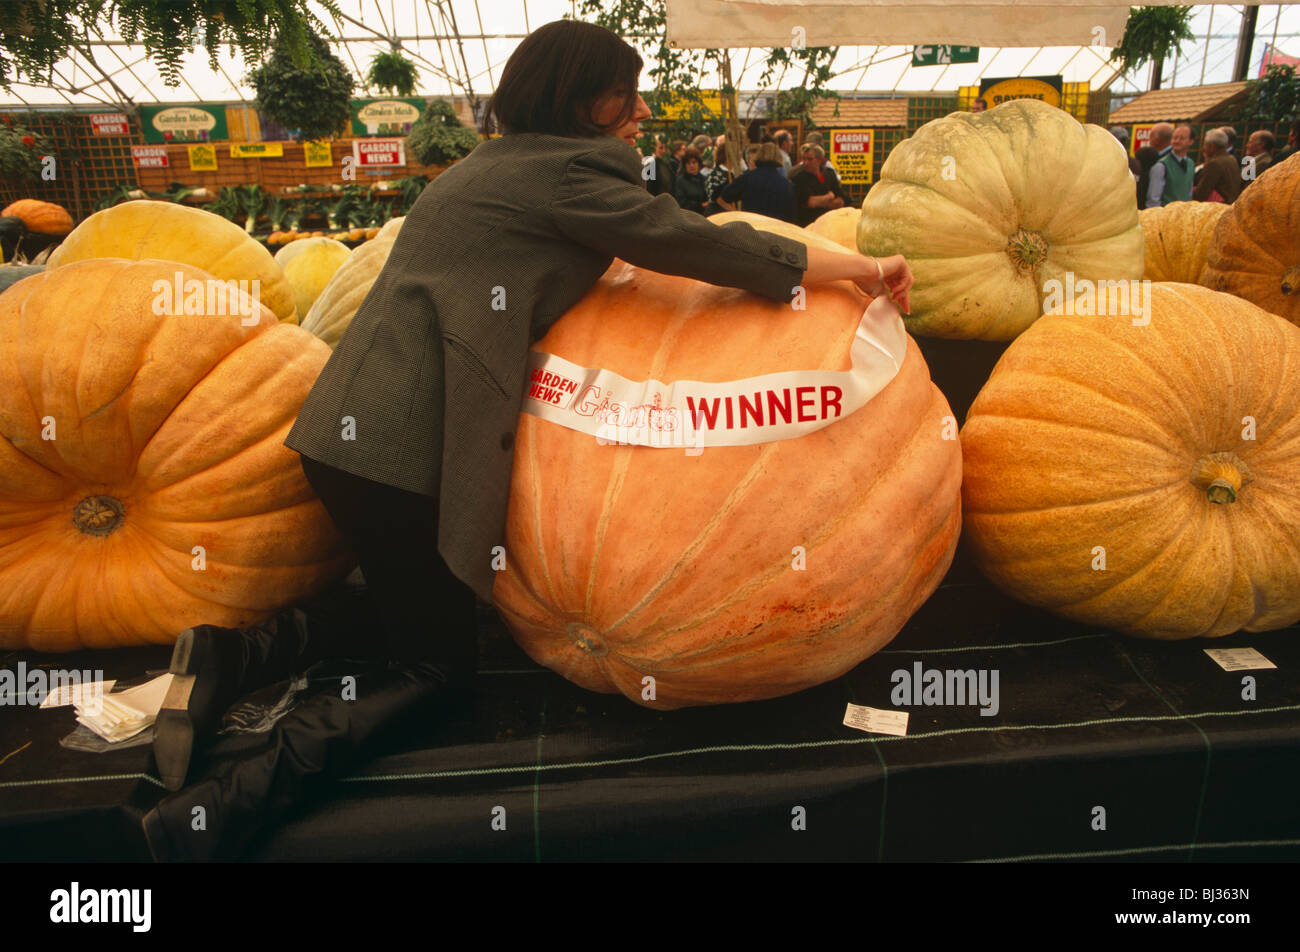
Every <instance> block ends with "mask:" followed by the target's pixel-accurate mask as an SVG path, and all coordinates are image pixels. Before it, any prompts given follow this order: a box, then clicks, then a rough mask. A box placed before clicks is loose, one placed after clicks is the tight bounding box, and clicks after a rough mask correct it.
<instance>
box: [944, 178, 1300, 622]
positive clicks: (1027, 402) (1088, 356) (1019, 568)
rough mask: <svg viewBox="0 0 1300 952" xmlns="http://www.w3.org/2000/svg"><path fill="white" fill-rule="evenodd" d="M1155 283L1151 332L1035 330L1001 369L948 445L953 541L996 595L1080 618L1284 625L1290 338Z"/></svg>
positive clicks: (1293, 337)
mask: <svg viewBox="0 0 1300 952" xmlns="http://www.w3.org/2000/svg"><path fill="white" fill-rule="evenodd" d="M1254 187H1255V186H1253V185H1252V186H1251V188H1254ZM1247 191H1249V189H1248V190H1247ZM1151 288H1152V300H1151V302H1150V313H1149V316H1150V322H1149V323H1145V324H1144V323H1141V321H1142V318H1141V317H1139V318H1137V320H1138V321H1139V323H1138V324H1134V323H1133V319H1132V318H1129V317H1121V316H1113V315H1112V316H1104V317H1101V316H1096V317H1079V316H1065V315H1052V316H1046V317H1042V318H1040V319H1039V320H1037V321H1035V322H1034V324H1033V326H1032V327H1030V328H1029V329H1028V330H1027V331H1025V333H1023V334H1022V335H1020V337H1018V338H1016V340H1015V342H1014V343H1013V344H1012V345H1011V346H1010V347H1009V348H1008V349H1007V352H1006V353H1005V354H1004V355H1003V357H1002V359H1001V360H1000V361H998V364H997V367H996V368H995V369H994V371H993V375H992V377H991V378H990V379H989V382H988V383H987V384H986V385H985V387H984V389H983V390H982V391H981V392H980V395H979V397H978V398H977V399H976V400H975V403H974V405H973V406H972V407H971V410H970V414H969V415H968V416H967V418H966V426H965V428H964V429H963V430H962V434H961V440H962V450H963V452H964V453H965V465H966V472H965V479H964V485H963V489H962V493H963V499H964V506H965V518H966V539H967V542H968V543H969V545H970V547H971V550H972V552H973V553H974V554H975V557H976V560H977V562H978V564H979V565H980V567H981V568H982V569H983V570H984V572H985V573H986V574H987V575H988V576H989V577H990V578H991V579H992V580H993V581H994V582H995V583H997V584H998V585H999V586H1000V587H1002V588H1003V589H1005V590H1006V591H1007V592H1009V593H1010V594H1011V595H1013V596H1015V597H1017V598H1019V599H1021V600H1023V601H1025V602H1028V603H1030V604H1032V605H1037V606H1039V607H1041V608H1046V609H1050V610H1052V611H1054V612H1057V613H1059V614H1061V615H1063V616H1065V617H1066V618H1070V619H1074V620H1077V621H1081V622H1084V623H1087V624H1093V625H1102V626H1105V627H1108V628H1113V629H1115V630H1117V631H1122V632H1126V633H1128V634H1132V635H1139V636H1143V637H1149V638H1166V639H1174V638H1191V637H1196V636H1205V637H1217V636H1220V635H1229V634H1232V633H1233V632H1235V631H1239V630H1241V629H1245V630H1247V631H1265V630H1268V629H1273V628H1285V627H1286V626H1288V625H1290V624H1292V623H1294V622H1295V621H1297V620H1300V546H1298V544H1297V540H1300V376H1297V373H1296V369H1297V368H1300V329H1297V328H1296V327H1293V326H1291V325H1290V324H1288V323H1287V322H1286V321H1284V320H1282V319H1281V318H1279V317H1276V316H1275V315H1272V314H1268V313H1266V312H1264V311H1262V310H1260V309H1259V308H1257V307H1255V306H1254V305H1252V304H1249V303H1247V302H1245V301H1242V300H1239V299H1238V298H1235V297H1232V296H1231V295H1227V294H1220V293H1217V292H1214V291H1208V290H1206V289H1204V288H1200V287H1196V286H1193V285H1188V284H1154V285H1152V286H1151Z"/></svg>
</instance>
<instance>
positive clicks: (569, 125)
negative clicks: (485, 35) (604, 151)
mask: <svg viewBox="0 0 1300 952" xmlns="http://www.w3.org/2000/svg"><path fill="white" fill-rule="evenodd" d="M641 65H642V63H641V57H640V55H639V54H638V53H637V51H636V50H634V49H633V48H632V47H631V46H629V45H628V44H627V43H624V42H623V41H622V40H621V39H619V37H618V36H617V35H616V34H614V33H611V32H610V31H609V30H606V29H605V28H603V27H599V26H596V25H595V24H594V23H583V22H581V21H579V20H556V21H554V22H553V23H548V24H546V25H545V26H543V27H539V28H538V29H536V30H534V31H533V32H532V33H530V34H528V36H527V37H526V38H525V39H524V41H523V42H522V43H520V44H519V46H518V47H517V48H516V49H515V51H514V52H513V53H512V54H510V59H508V60H506V65H505V69H504V70H502V72H501V82H499V83H498V84H497V89H496V93H495V94H493V96H492V101H491V102H490V103H488V108H487V114H489V115H492V116H494V117H495V118H496V120H497V123H498V124H499V125H500V126H501V127H502V128H503V129H504V131H506V132H544V133H549V134H550V135H557V136H599V135H604V134H606V133H607V132H608V131H609V130H610V129H614V128H617V127H618V126H621V125H622V124H623V123H625V122H627V121H628V120H629V119H630V118H631V117H632V114H633V113H634V112H635V111H636V104H637V78H638V77H639V76H640V75H641ZM616 89H617V90H621V91H622V92H623V93H624V95H625V101H624V103H623V110H622V112H621V113H620V114H619V116H618V118H617V119H616V120H615V121H614V122H613V123H611V124H610V125H609V126H606V127H601V126H598V125H596V123H595V121H594V120H593V119H592V117H591V110H592V106H593V105H594V104H595V102H596V100H597V99H599V98H600V97H601V96H604V95H605V94H606V93H609V92H612V91H614V90H616Z"/></svg>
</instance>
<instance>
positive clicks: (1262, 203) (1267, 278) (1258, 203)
mask: <svg viewBox="0 0 1300 952" xmlns="http://www.w3.org/2000/svg"><path fill="white" fill-rule="evenodd" d="M1198 283H1200V284H1204V285H1205V286H1206V287H1208V288H1213V289H1214V290H1216V291H1227V292H1228V293H1229V294H1235V295H1237V296H1238V297H1241V298H1245V299H1246V300H1247V301H1249V302H1250V303H1252V304H1257V305H1259V306H1260V307H1262V308H1263V309H1264V310H1266V311H1271V312H1272V313H1274V314H1277V315H1280V316H1282V317H1285V318H1286V319H1287V320H1288V321H1290V322H1291V323H1292V324H1300V156H1292V157H1291V158H1289V159H1287V160H1286V161H1284V162H1282V163H1281V164H1280V165H1275V166H1273V167H1272V168H1270V169H1268V170H1267V171H1265V172H1264V174H1263V175H1261V176H1260V177H1259V178H1258V179H1256V180H1255V181H1254V182H1252V183H1251V185H1250V187H1249V188H1247V189H1246V190H1244V191H1243V192H1242V193H1241V195H1240V197H1239V198H1238V199H1237V200H1236V201H1235V202H1233V203H1232V207H1231V208H1229V209H1228V211H1227V212H1226V213H1224V215H1223V217H1222V218H1220V219H1219V224H1218V225H1217V226H1215V229H1214V237H1213V238H1212V239H1211V240H1210V246H1209V250H1208V251H1207V252H1206V257H1205V270H1204V271H1203V272H1202V274H1201V279H1200V281H1199V282H1198Z"/></svg>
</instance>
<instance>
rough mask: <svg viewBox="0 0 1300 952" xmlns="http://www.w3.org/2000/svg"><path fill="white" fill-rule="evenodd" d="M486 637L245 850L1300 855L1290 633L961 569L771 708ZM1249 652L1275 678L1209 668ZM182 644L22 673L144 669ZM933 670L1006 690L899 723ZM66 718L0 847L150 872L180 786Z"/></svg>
mask: <svg viewBox="0 0 1300 952" xmlns="http://www.w3.org/2000/svg"><path fill="white" fill-rule="evenodd" d="M480 643H481V645H482V659H481V662H480V677H479V682H478V688H477V691H476V694H475V697H474V699H473V701H472V704H471V705H470V706H469V707H467V708H466V709H464V710H463V711H461V712H460V713H458V714H456V715H454V716H452V717H450V718H449V719H447V720H446V721H444V722H442V723H437V724H429V725H427V727H425V728H423V729H421V730H419V731H417V732H412V733H409V734H407V735H406V736H404V737H402V738H401V739H400V740H398V741H395V742H394V746H393V748H392V749H391V750H389V751H388V752H386V753H384V754H382V755H381V756H379V757H377V758H376V759H374V760H372V761H371V762H369V763H367V764H365V765H364V766H363V767H361V768H360V769H359V770H358V771H357V772H356V773H355V774H354V775H353V776H350V777H348V778H346V779H345V780H341V781H338V782H336V783H334V784H333V785H332V786H331V787H330V788H329V789H328V790H327V791H326V792H325V793H324V794H323V795H322V796H321V797H319V798H318V799H316V800H315V801H313V802H311V803H309V804H307V805H305V806H304V808H303V809H302V810H301V811H299V812H298V813H297V814H296V815H295V816H294V817H292V818H291V819H290V820H289V821H288V822H286V823H285V824H283V825H282V826H281V827H280V828H279V829H278V830H276V831H275V832H274V833H273V834H271V835H270V836H269V837H267V838H266V839H265V840H264V841H263V842H261V843H260V844H259V845H258V846H257V847H256V848H255V849H254V850H253V852H252V853H250V854H249V856H248V858H249V859H258V860H400V859H410V860H486V861H493V860H505V861H534V860H541V861H547V860H575V859H576V860H582V859H589V860H616V859H625V860H673V859H692V860H851V861H877V860H884V861H927V860H928V861H961V860H1027V859H1039V858H1041V859H1061V860H1084V861H1086V860H1093V859H1100V860H1115V859H1119V860H1131V861H1203V862H1212V861H1222V860H1264V861H1275V860H1288V859H1289V860H1296V859H1300V801H1297V797H1296V794H1295V791H1296V787H1297V780H1300V675H1298V674H1297V672H1298V671H1300V626H1296V627H1293V628H1291V629H1289V630H1286V631H1280V632H1271V633H1265V634H1238V635H1234V636H1232V637H1230V638H1225V639H1218V640H1216V641H1213V642H1209V641H1201V640H1196V641H1189V642H1177V643H1164V642H1151V641H1140V640H1136V639H1132V638H1127V637H1123V636H1120V635H1116V634H1114V633H1110V632H1105V631H1100V630H1097V629H1093V628H1089V627H1086V626H1080V625H1074V624H1069V623H1065V622H1062V621H1060V620H1057V619H1055V618H1053V617H1051V616H1049V615H1047V614H1044V613H1041V612H1039V611H1036V610H1032V609H1028V608H1025V607H1023V606H1021V605H1018V604H1016V603H1014V602H1012V601H1011V600H1009V599H1007V598H1006V597H1004V596H1003V595H1001V594H1000V593H999V592H997V591H996V590H994V589H993V588H992V587H991V586H989V585H988V584H987V583H986V582H985V581H983V580H982V579H981V578H980V577H979V576H978V574H977V573H976V572H975V570H974V569H973V568H972V567H971V566H970V565H969V563H968V562H967V560H966V559H965V557H964V555H961V554H959V556H958V559H957V561H956V562H955V563H954V565H953V568H952V570H951V571H950V572H949V574H948V576H947V578H946V579H945V581H944V584H943V585H942V587H940V588H939V590H938V591H937V592H936V593H935V594H934V596H933V597H931V598H930V600H929V601H928V602H927V603H926V604H925V605H924V606H923V607H922V609H921V610H920V612H919V613H918V614H917V615H916V616H915V617H914V618H913V619H912V620H911V621H910V622H909V623H908V625H907V626H906V627H905V628H904V629H903V631H902V632H901V633H900V634H899V636H898V637H897V638H896V639H895V640H894V641H893V642H892V643H891V644H890V645H889V646H888V648H887V649H886V650H884V651H882V652H880V653H879V654H877V655H875V656H874V657H872V658H870V659H868V660H867V661H866V662H864V663H863V664H861V665H859V666H858V667H857V668H855V669H854V670H853V671H851V672H849V673H848V674H847V675H845V676H843V677H841V678H840V679H838V680H836V681H833V682H831V683H829V684H825V685H823V686H821V687H818V688H814V689H812V690H808V691H804V692H801V693H799V694H797V695H793V696H790V697H786V698H780V699H776V700H772V701H765V702H759V703H749V704H739V705H730V706H724V707H714V708H694V709H685V710H679V711H671V712H657V711H651V710H646V709H642V708H640V707H638V706H636V705H634V704H632V703H631V702H629V701H627V700H625V699H623V698H622V697H616V696H606V695H595V694H591V693H589V692H586V691H584V690H582V689H580V688H577V687H575V686H573V685H571V684H570V683H569V682H567V681H565V680H563V679H562V678H560V677H559V676H558V675H555V674H553V673H551V672H549V671H546V670H544V669H541V668H539V667H537V666H536V665H535V664H533V663H532V662H531V661H529V660H528V658H527V657H526V656H524V655H523V654H522V652H520V651H519V649H518V648H517V647H515V646H514V644H513V642H512V641H511V639H510V637H509V635H508V634H507V633H506V632H505V630H504V628H503V627H502V626H501V625H500V623H499V621H498V620H497V619H496V615H495V612H493V611H492V610H491V609H489V608H487V607H486V606H484V607H483V608H482V610H481V614H480ZM1246 646H1249V647H1253V648H1255V649H1256V650H1258V651H1259V652H1260V653H1261V654H1263V655H1264V656H1265V657H1266V658H1267V659H1268V660H1269V661H1271V662H1272V663H1273V664H1275V665H1276V668H1274V669H1256V670H1246V671H1228V670H1224V669H1222V668H1221V667H1220V666H1219V665H1218V664H1217V663H1216V662H1215V661H1214V660H1212V659H1211V657H1210V656H1208V655H1207V654H1206V653H1205V649H1206V648H1217V647H1246ZM168 655H169V652H168V650H167V649H165V648H147V649H130V650H123V651H120V652H116V653H83V654H78V655H68V656H58V657H52V656H48V655H47V656H43V657H42V656H33V655H30V654H29V655H26V656H24V657H23V660H25V661H26V663H27V664H28V665H29V666H30V665H32V664H35V663H40V662H51V663H56V664H57V665H58V666H60V667H65V668H67V667H76V668H96V667H102V668H103V669H104V670H105V672H106V674H107V676H108V677H119V678H127V677H132V676H138V675H140V674H142V673H144V672H145V671H146V670H149V669H160V668H164V667H165V666H166V663H167V659H168ZM17 660H18V656H16V655H13V654H10V655H7V656H5V657H4V658H3V664H4V665H5V666H8V667H12V666H13V665H14V664H15V663H16V661H17ZM918 670H919V671H920V672H921V677H922V680H923V681H924V679H925V676H926V672H928V671H930V670H938V671H945V672H946V671H949V670H952V671H966V670H972V671H975V672H983V673H984V675H985V676H986V685H987V686H989V687H991V686H992V683H993V682H992V676H993V674H994V673H996V677H997V682H996V683H997V708H998V709H997V712H996V713H995V714H991V715H982V714H981V713H980V710H979V709H978V707H977V706H975V705H972V704H946V705H934V704H925V703H919V702H918V703H913V704H912V705H910V706H902V707H896V706H895V704H894V703H893V699H894V698H893V697H892V695H894V693H895V691H897V690H901V679H900V676H899V675H898V674H896V672H906V673H908V674H909V675H915V674H916V673H917V671H918ZM1244 679H1250V681H1248V682H1246V684H1250V683H1253V686H1254V687H1253V698H1251V699H1246V698H1244V697H1243V694H1246V695H1250V694H1251V693H1252V692H1251V691H1249V690H1247V689H1246V685H1245V684H1244V683H1243V681H1244ZM337 683H338V682H337V680H336V679H335V680H333V681H329V680H328V679H322V681H321V682H320V684H318V686H317V687H318V689H322V690H326V689H335V690H336V689H337ZM322 685H323V686H322ZM914 700H917V699H914ZM919 700H921V701H923V700H925V699H924V697H922V698H920V699H919ZM950 700H953V698H950ZM849 704H856V705H867V706H871V707H874V708H881V709H886V710H905V711H907V712H909V715H910V716H909V723H908V725H907V735H906V736H902V737H900V736H889V735H885V734H869V733H864V732H863V731H860V730H857V729H854V728H851V727H847V726H845V725H844V724H843V723H842V721H843V719H844V715H845V710H846V707H847V705H849ZM73 727H74V724H73V719H72V714H71V713H70V709H67V708H64V709H62V710H61V711H39V710H34V709H32V708H26V707H17V708H10V709H7V710H5V711H4V712H3V714H2V715H0V858H3V859H7V860H24V859H65V860H73V861H76V860H104V859H146V858H147V852H145V850H144V847H143V842H142V839H141V837H140V835H139V833H138V830H137V829H136V828H135V827H134V826H133V820H134V818H138V816H139V815H140V811H142V810H144V809H147V808H148V807H149V806H150V805H151V804H152V803H153V802H156V801H157V800H158V799H159V798H160V797H161V796H162V795H163V790H162V788H161V786H160V785H159V783H158V781H157V780H156V775H155V774H154V773H153V769H152V757H151V753H150V748H149V747H148V746H141V747H136V748H132V749H127V750H120V751H115V752H109V753H102V754H94V753H83V752H78V751H73V750H67V749H64V748H63V747H60V746H59V739H60V738H61V737H63V736H65V735H67V734H68V733H69V732H70V731H71V730H72V728H73ZM266 736H267V735H247V736H244V737H235V738H231V739H228V740H225V741H223V742H222V744H223V752H226V753H229V752H233V751H236V750H239V749H242V748H244V747H252V746H257V745H258V744H261V743H263V742H264V740H265V737H266ZM494 821H495V822H494ZM501 826H504V829H501V828H499V827H501Z"/></svg>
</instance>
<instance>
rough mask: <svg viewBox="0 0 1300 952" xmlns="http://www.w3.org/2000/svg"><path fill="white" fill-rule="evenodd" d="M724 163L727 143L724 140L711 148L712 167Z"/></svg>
mask: <svg viewBox="0 0 1300 952" xmlns="http://www.w3.org/2000/svg"><path fill="white" fill-rule="evenodd" d="M726 164H727V145H726V143H725V142H724V143H723V144H722V145H720V146H717V147H716V148H715V149H714V150H713V166H714V168H717V167H718V166H719V165H726Z"/></svg>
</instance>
